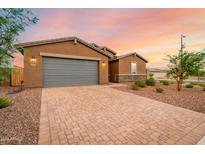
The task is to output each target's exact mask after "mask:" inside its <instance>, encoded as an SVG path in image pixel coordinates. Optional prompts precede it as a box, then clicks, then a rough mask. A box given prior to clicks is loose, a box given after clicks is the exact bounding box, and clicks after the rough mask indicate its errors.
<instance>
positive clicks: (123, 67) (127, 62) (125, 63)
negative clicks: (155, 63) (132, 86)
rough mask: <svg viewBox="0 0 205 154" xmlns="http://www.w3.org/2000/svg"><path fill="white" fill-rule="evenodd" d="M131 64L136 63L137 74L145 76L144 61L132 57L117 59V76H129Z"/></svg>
mask: <svg viewBox="0 0 205 154" xmlns="http://www.w3.org/2000/svg"><path fill="white" fill-rule="evenodd" d="M132 62H136V63H137V74H146V63H145V61H143V60H142V59H141V58H139V57H137V56H134V55H130V56H128V57H125V58H121V59H119V74H131V63H132Z"/></svg>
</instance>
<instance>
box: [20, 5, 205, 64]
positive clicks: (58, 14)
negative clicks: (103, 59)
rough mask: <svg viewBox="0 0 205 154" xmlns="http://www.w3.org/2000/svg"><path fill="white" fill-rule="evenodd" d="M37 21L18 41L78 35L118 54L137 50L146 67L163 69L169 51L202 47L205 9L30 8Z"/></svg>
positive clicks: (170, 52) (204, 46)
mask: <svg viewBox="0 0 205 154" xmlns="http://www.w3.org/2000/svg"><path fill="white" fill-rule="evenodd" d="M31 11H32V12H33V13H34V15H35V16H36V17H38V18H39V22H38V23H37V24H36V25H32V26H29V27H28V28H26V31H25V32H23V33H21V35H20V37H19V38H18V40H19V42H21V43H22V42H28V41H38V40H43V39H52V38H60V37H70V36H77V37H79V38H81V39H83V40H85V41H86V42H90V43H92V42H94V43H96V44H98V45H101V46H107V47H109V48H111V49H113V50H114V51H115V52H117V53H118V54H122V53H129V52H137V53H138V54H140V55H142V56H143V57H144V58H145V59H147V60H148V61H149V63H148V64H147V67H148V68H150V67H151V68H166V64H167V62H166V61H165V60H164V58H165V57H166V55H168V54H176V53H177V52H178V50H179V49H180V35H181V34H183V35H185V36H186V38H184V42H185V44H186V50H188V51H199V50H202V49H204V48H205V9H31Z"/></svg>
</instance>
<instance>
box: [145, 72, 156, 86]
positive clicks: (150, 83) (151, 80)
mask: <svg viewBox="0 0 205 154" xmlns="http://www.w3.org/2000/svg"><path fill="white" fill-rule="evenodd" d="M155 83H156V81H155V79H154V74H152V73H151V74H149V78H148V79H147V80H146V85H148V86H155Z"/></svg>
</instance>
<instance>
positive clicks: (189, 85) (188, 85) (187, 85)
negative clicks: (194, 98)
mask: <svg viewBox="0 0 205 154" xmlns="http://www.w3.org/2000/svg"><path fill="white" fill-rule="evenodd" d="M185 87H186V88H193V87H194V85H193V84H191V83H188V84H186V85H185Z"/></svg>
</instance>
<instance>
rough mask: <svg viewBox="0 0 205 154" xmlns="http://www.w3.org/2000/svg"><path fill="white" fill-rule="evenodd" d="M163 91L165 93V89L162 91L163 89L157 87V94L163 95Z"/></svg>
mask: <svg viewBox="0 0 205 154" xmlns="http://www.w3.org/2000/svg"><path fill="white" fill-rule="evenodd" d="M163 91H164V89H162V88H161V87H156V92H158V93H162V92H163Z"/></svg>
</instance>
